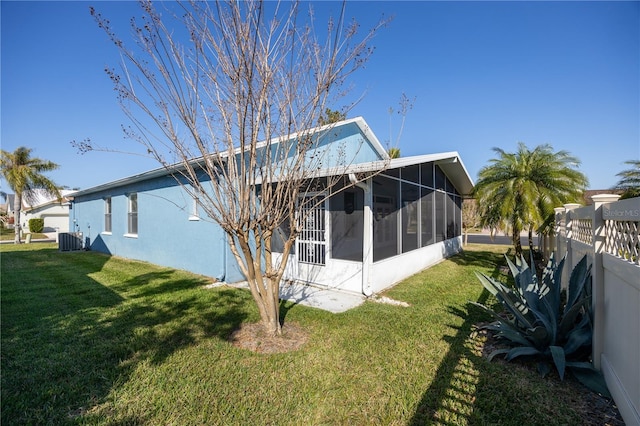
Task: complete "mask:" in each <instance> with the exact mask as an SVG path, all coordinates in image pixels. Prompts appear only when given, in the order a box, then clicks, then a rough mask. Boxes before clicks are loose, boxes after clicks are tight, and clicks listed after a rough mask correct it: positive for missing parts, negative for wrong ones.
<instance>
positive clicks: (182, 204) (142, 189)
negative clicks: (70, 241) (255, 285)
mask: <svg viewBox="0 0 640 426" xmlns="http://www.w3.org/2000/svg"><path fill="white" fill-rule="evenodd" d="M132 192H136V193H137V194H138V235H137V236H129V235H127V217H128V216H127V214H128V194H129V193H132ZM109 196H110V197H111V205H112V232H111V233H105V232H104V204H105V201H104V199H105V198H106V197H109ZM192 213H193V200H192V199H191V197H190V196H189V194H187V193H186V191H185V190H184V189H182V187H181V186H180V185H178V184H177V182H176V181H175V179H174V178H173V177H170V176H168V177H164V178H157V179H153V180H149V181H144V182H139V183H137V184H135V185H128V186H122V187H117V188H112V189H110V190H105V191H101V192H98V193H93V194H88V195H85V196H80V197H78V198H76V199H75V200H74V205H73V209H72V210H71V214H70V226H71V227H70V229H72V230H74V231H80V232H83V234H84V237H85V238H89V240H90V244H91V249H92V250H96V251H100V252H103V253H108V254H112V255H115V256H121V257H126V258H130V259H137V260H144V261H147V262H151V263H155V264H158V265H164V266H169V267H173V268H178V269H186V270H189V271H192V272H195V273H198V274H202V275H206V276H210V277H214V278H218V279H225V280H226V281H228V282H234V281H241V280H243V277H242V275H241V274H240V273H239V270H238V268H237V265H235V259H233V256H232V254H231V253H230V250H229V248H228V246H227V244H226V238H225V234H224V232H223V231H222V229H221V228H220V227H219V226H218V225H217V224H214V223H212V222H211V221H210V220H208V218H207V217H206V216H203V217H201V218H200V220H189V218H190V217H191V216H192ZM234 265H235V267H233V266H234Z"/></svg>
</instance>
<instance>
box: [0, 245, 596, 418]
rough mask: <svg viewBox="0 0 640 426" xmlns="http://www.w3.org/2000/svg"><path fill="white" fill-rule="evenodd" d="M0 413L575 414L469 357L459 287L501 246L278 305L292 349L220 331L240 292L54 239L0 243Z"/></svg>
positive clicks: (232, 324)
mask: <svg viewBox="0 0 640 426" xmlns="http://www.w3.org/2000/svg"><path fill="white" fill-rule="evenodd" d="M0 250H1V255H0V256H1V266H2V286H1V298H2V299H1V300H2V312H1V314H2V341H1V344H2V345H1V351H2V383H1V384H2V394H1V396H2V410H1V411H2V419H1V420H2V425H3V426H6V425H18V424H19V425H23V424H92V425H93V424H109V425H116V424H117V425H120V424H150V425H151V424H153V425H156V424H157V425H169V424H171V425H195V424H207V425H217V424H225V425H227V424H240V425H245V424H246V425H263V424H273V425H344V424H351V425H364V424H367V425H369V424H374V425H376V424H377V425H422V424H442V425H465V424H473V425H484V424H504V425H560V424H584V422H583V420H584V419H582V418H581V413H580V410H579V408H580V405H581V404H582V400H581V399H580V398H582V397H583V393H582V392H579V391H577V390H576V387H575V385H572V384H569V383H566V382H565V383H561V382H559V381H558V380H557V379H556V378H553V377H551V378H547V379H542V378H540V377H539V376H538V375H537V374H535V373H532V372H531V371H530V370H528V369H525V368H522V367H518V366H517V365H512V364H505V363H503V362H495V361H494V362H492V363H488V362H487V361H486V360H485V359H484V358H482V357H481V356H480V353H479V345H480V344H481V341H480V338H471V337H470V335H471V332H472V326H473V324H475V323H477V322H478V321H481V320H483V319H486V318H484V317H483V316H482V315H480V314H479V313H478V312H477V311H476V310H475V309H474V308H473V307H470V306H469V305H468V304H467V301H469V300H473V301H478V300H480V301H481V302H484V301H486V300H487V293H486V292H483V290H482V286H481V285H480V284H479V282H478V281H477V279H476V277H475V275H474V271H484V272H486V273H489V274H497V270H498V265H499V264H500V263H502V258H501V254H502V253H503V252H504V248H502V247H499V246H479V245H478V246H473V245H471V246H470V248H469V249H468V250H467V251H465V252H464V253H463V254H461V255H459V256H456V257H454V258H452V259H450V260H447V261H445V262H442V263H440V264H438V265H436V266H435V267H433V268H431V269H429V270H427V271H424V272H422V273H420V274H418V275H415V276H413V277H411V278H409V279H407V280H406V281H404V282H403V283H401V284H399V285H398V286H396V287H395V288H394V289H392V290H391V291H389V292H388V293H387V294H386V295H387V296H389V297H392V298H394V299H398V300H402V301H405V302H408V303H409V304H410V307H408V308H407V307H401V306H394V305H385V304H378V303H374V302H366V303H365V304H364V305H362V306H361V307H359V308H357V309H353V310H351V311H349V312H346V313H343V314H338V315H336V314H331V313H328V312H324V311H320V310H316V309H311V308H307V307H304V306H299V305H291V304H284V305H283V306H282V310H283V316H284V317H285V322H287V321H291V322H295V323H296V324H298V325H300V326H302V327H303V328H304V329H306V330H307V331H308V333H309V340H308V342H307V343H306V345H305V346H303V348H302V349H300V350H298V351H295V352H290V353H285V354H274V355H264V354H257V353H253V352H250V351H247V350H242V349H238V348H236V347H234V346H232V344H231V343H229V342H228V341H227V337H228V336H229V334H230V333H231V332H232V331H233V330H234V329H236V328H237V327H238V326H239V325H240V324H241V323H243V322H255V321H257V320H258V314H257V311H256V309H255V308H254V306H253V302H252V300H251V296H250V294H249V293H248V292H247V291H244V290H239V289H231V288H226V287H218V288H215V289H204V288H203V285H204V284H207V283H208V281H207V279H205V278H203V277H200V276H196V275H192V274H189V273H186V272H182V271H175V270H172V269H167V268H160V267H157V266H154V265H150V264H147V263H140V262H133V261H127V260H123V259H119V258H111V257H108V256H105V255H101V254H97V253H93V252H76V253H59V252H58V251H57V250H56V247H55V245H53V244H30V245H19V246H14V245H3V246H1V248H0Z"/></svg>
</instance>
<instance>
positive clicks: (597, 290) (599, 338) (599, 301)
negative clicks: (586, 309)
mask: <svg viewBox="0 0 640 426" xmlns="http://www.w3.org/2000/svg"><path fill="white" fill-rule="evenodd" d="M619 198H620V196H619V195H616V194H600V195H594V196H593V197H591V200H592V201H593V209H594V215H593V265H592V267H591V272H592V284H593V287H592V293H591V297H592V300H591V307H592V312H593V344H592V346H591V347H592V351H593V352H592V359H593V366H594V367H595V368H596V369H597V370H600V368H601V365H600V364H601V356H602V352H604V315H605V312H604V265H603V261H602V253H604V245H605V239H606V233H605V220H604V217H603V205H604V204H606V203H613V202H616V201H618V199H619Z"/></svg>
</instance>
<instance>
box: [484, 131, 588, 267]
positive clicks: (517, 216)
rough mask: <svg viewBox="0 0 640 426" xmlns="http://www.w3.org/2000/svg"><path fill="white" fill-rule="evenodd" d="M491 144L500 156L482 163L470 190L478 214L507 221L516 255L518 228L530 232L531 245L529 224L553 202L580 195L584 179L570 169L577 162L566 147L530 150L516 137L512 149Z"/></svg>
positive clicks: (541, 218) (537, 222) (550, 208)
mask: <svg viewBox="0 0 640 426" xmlns="http://www.w3.org/2000/svg"><path fill="white" fill-rule="evenodd" d="M493 150H494V151H495V152H496V153H497V154H498V158H494V159H492V160H490V162H491V165H489V166H485V167H483V168H482V169H480V172H479V173H478V182H477V183H476V186H475V189H474V193H475V197H476V199H477V200H478V204H479V205H480V206H481V209H482V210H481V212H480V214H481V216H490V217H488V218H485V219H490V221H491V222H494V223H495V222H500V223H506V224H507V225H508V227H509V229H510V230H511V235H512V240H513V246H514V248H515V250H516V255H517V256H519V255H521V254H522V245H521V244H520V233H521V232H522V231H523V230H527V231H528V232H529V246H530V248H531V249H533V230H534V229H535V228H536V227H539V226H541V225H542V224H543V223H544V221H545V220H546V219H547V218H548V217H549V215H551V214H553V208H554V207H557V206H559V205H562V204H565V203H568V202H573V201H577V200H579V199H580V196H581V194H582V192H583V191H584V189H585V188H586V186H587V184H588V181H587V178H586V176H585V175H584V174H582V173H580V172H579V171H577V170H575V169H574V168H575V167H577V166H578V165H579V164H580V162H579V160H578V159H577V158H575V157H573V156H571V155H570V154H569V153H568V152H567V151H558V152H553V149H552V147H551V146H550V145H548V144H544V145H539V146H538V147H536V148H535V149H534V150H533V151H530V150H529V149H528V148H527V146H526V145H525V144H524V143H522V142H520V143H519V144H518V150H517V152H515V153H508V152H506V151H504V150H502V149H500V148H494V149H493Z"/></svg>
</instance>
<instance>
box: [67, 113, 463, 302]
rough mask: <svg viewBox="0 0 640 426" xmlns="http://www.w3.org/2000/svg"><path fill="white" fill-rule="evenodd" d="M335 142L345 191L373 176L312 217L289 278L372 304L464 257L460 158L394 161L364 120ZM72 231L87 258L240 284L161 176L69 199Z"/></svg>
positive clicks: (343, 125) (230, 262) (219, 243)
mask: <svg viewBox="0 0 640 426" xmlns="http://www.w3.org/2000/svg"><path fill="white" fill-rule="evenodd" d="M322 129H323V128H318V129H317V130H314V134H318V135H322ZM331 133H332V135H333V136H332V138H330V139H327V140H325V141H323V143H320V144H319V145H321V146H324V147H325V148H326V149H328V150H332V149H335V151H339V152H341V153H344V152H351V153H352V154H353V158H354V159H355V160H354V162H352V163H351V164H350V165H349V166H347V168H346V170H345V169H343V170H342V171H341V175H342V179H343V182H347V181H348V180H350V179H352V180H353V181H355V176H356V175H359V176H363V174H365V175H366V174H367V173H369V175H367V176H370V177H368V178H366V179H364V180H363V181H359V182H358V183H357V185H356V186H354V187H352V188H349V189H345V190H343V191H341V192H339V193H337V194H336V195H333V196H331V197H330V198H329V199H328V200H326V202H325V203H324V204H322V205H320V206H317V207H314V210H313V211H310V212H307V213H310V214H309V215H307V217H308V219H307V220H306V221H305V223H304V224H302V225H303V232H302V233H301V234H300V237H299V238H298V240H297V242H296V246H295V249H294V253H292V254H291V255H290V259H289V262H288V266H287V270H286V274H285V278H286V279H291V280H297V281H302V282H305V283H313V284H315V285H319V286H327V287H331V288H337V289H341V290H345V291H350V292H356V293H362V294H365V295H370V294H372V293H375V292H379V291H381V290H383V289H385V288H387V287H390V286H391V285H393V284H395V283H397V282H398V281H400V280H402V279H404V278H406V277H408V276H410V275H412V274H414V273H416V272H418V271H420V270H422V269H424V268H426V267H428V266H430V265H433V264H435V263H437V262H439V261H440V260H442V259H443V258H445V257H447V256H450V255H452V254H455V253H457V252H458V251H460V250H461V246H462V237H461V230H462V213H461V206H462V198H463V196H465V195H468V194H469V193H470V192H471V190H472V188H473V182H472V181H471V178H470V177H469V175H468V173H467V171H466V169H465V167H464V165H463V163H462V160H461V159H460V156H459V155H458V153H456V152H447V153H441V154H428V155H421V156H415V157H406V158H397V159H392V160H390V159H389V157H388V155H387V153H386V151H385V149H384V148H383V146H382V145H381V144H380V142H379V141H378V139H377V138H376V136H375V135H374V134H373V132H372V131H371V129H370V128H369V127H368V125H367V124H366V122H365V121H364V119H362V118H355V119H349V120H345V121H342V122H340V123H337V124H335V125H334V127H332V131H331ZM318 137H324V136H318ZM338 147H340V148H338ZM350 158H351V157H350ZM334 170H336V169H335V168H334ZM381 170H383V171H382V172H381V173H379V174H375V175H373V176H371V172H380V171H381ZM323 173H324V174H323ZM331 173H332V172H331V167H327V169H326V170H324V171H321V172H319V173H318V174H317V177H316V178H317V179H319V180H321V179H323V176H325V177H326V176H329V175H330V174H331ZM70 228H71V230H73V231H77V232H82V234H83V238H84V239H85V240H87V241H88V244H89V247H90V249H91V250H96V251H101V252H104V253H109V254H113V255H118V256H122V257H127V258H133V259H139V260H144V261H149V262H152V263H155V264H159V265H165V266H169V267H173V268H179V269H186V270H189V271H192V272H195V273H198V274H203V275H207V276H211V277H214V278H216V279H218V280H221V281H226V282H229V283H231V282H237V281H243V280H244V277H243V276H242V275H241V273H240V270H239V268H238V266H237V264H236V262H235V259H234V258H233V256H232V254H231V252H230V249H229V248H228V246H227V242H226V236H225V234H224V232H223V231H222V229H221V228H220V227H219V226H218V225H217V224H215V223H213V222H212V221H210V220H207V217H203V216H202V214H201V211H200V210H199V209H198V207H197V205H196V203H195V201H194V200H193V199H192V198H191V196H190V195H189V194H188V193H187V192H186V190H185V189H184V188H183V187H181V186H180V185H179V184H178V183H177V181H176V180H175V178H173V177H172V176H170V174H169V173H168V172H167V170H166V169H165V168H159V169H155V170H151V171H148V172H145V173H142V174H138V175H135V176H130V177H127V178H123V179H120V180H117V181H114V182H109V183H106V184H103V185H99V186H96V187H93V188H89V189H85V190H81V191H78V192H76V193H74V194H72V201H71V210H70ZM306 231H310V232H306ZM274 251H277V247H275V248H274Z"/></svg>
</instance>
